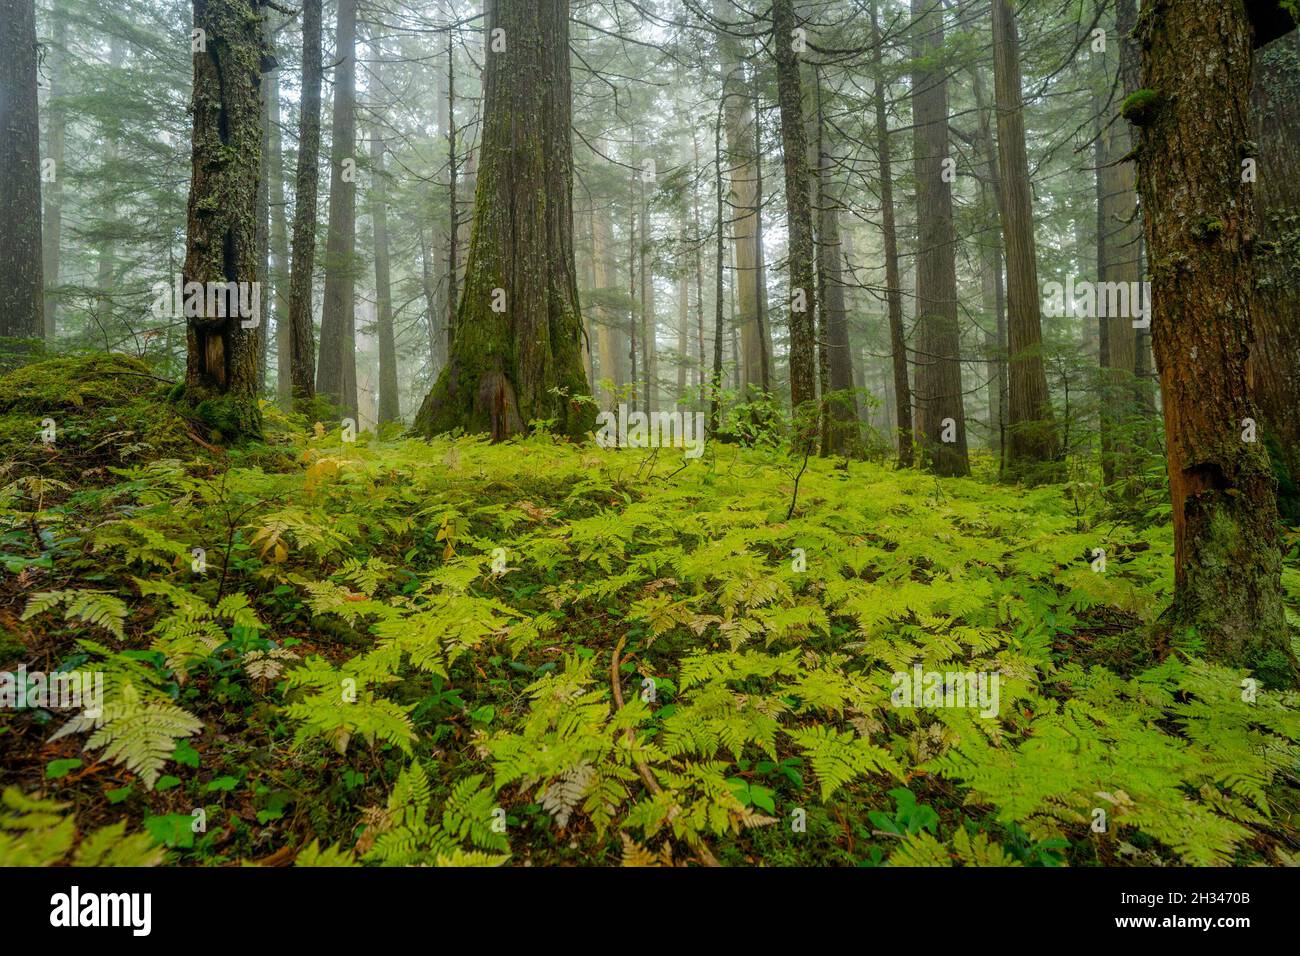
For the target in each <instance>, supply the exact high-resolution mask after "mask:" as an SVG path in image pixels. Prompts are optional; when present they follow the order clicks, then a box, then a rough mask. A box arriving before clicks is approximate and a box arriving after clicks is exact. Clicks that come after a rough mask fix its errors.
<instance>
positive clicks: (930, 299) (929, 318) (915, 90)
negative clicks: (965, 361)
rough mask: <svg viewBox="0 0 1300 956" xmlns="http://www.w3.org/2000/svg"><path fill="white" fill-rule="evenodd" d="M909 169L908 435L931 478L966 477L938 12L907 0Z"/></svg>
mask: <svg viewBox="0 0 1300 956" xmlns="http://www.w3.org/2000/svg"><path fill="white" fill-rule="evenodd" d="M912 22H913V31H914V35H913V38H912V55H913V59H914V61H915V66H914V67H913V69H912V112H913V132H912V142H913V147H912V150H913V166H914V169H915V174H916V219H917V226H916V231H917V255H916V313H917V318H916V330H917V331H916V340H917V341H916V435H917V438H918V440H919V442H920V444H921V450H922V453H923V455H924V457H925V463H926V466H927V467H928V468H929V469H930V470H931V471H933V472H934V473H935V474H936V475H946V476H960V475H968V474H970V459H969V457H968V455H967V451H966V412H965V408H964V405H963V402H962V387H961V332H960V328H959V326H958V323H957V260H956V247H957V239H956V236H955V234H954V232H953V223H952V214H953V213H952V181H951V178H952V177H951V170H952V169H953V168H954V167H950V166H947V165H946V163H947V162H950V161H953V160H954V159H955V157H953V156H952V154H951V152H950V151H949V148H948V69H949V68H948V66H946V65H945V64H944V63H942V62H941V60H942V56H941V53H942V50H943V35H944V29H943V11H942V9H941V8H940V7H939V5H938V4H936V3H935V2H934V0H912Z"/></svg>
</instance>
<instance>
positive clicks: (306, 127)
mask: <svg viewBox="0 0 1300 956" xmlns="http://www.w3.org/2000/svg"><path fill="white" fill-rule="evenodd" d="M320 85H321V0H303V5H302V90H301V92H300V94H299V98H298V166H297V170H296V171H295V174H294V197H295V198H294V204H293V259H292V266H291V272H290V275H289V380H290V387H291V389H292V392H293V400H294V402H295V403H296V404H302V405H305V404H309V403H310V402H311V401H312V400H313V399H314V398H315V397H316V332H315V329H314V328H313V323H312V302H311V299H312V273H313V267H314V264H315V261H316V197H317V193H318V190H319V188H320Z"/></svg>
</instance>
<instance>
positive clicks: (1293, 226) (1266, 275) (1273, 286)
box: [1252, 33, 1300, 526]
mask: <svg viewBox="0 0 1300 956" xmlns="http://www.w3.org/2000/svg"><path fill="white" fill-rule="evenodd" d="M1255 77H1256V80H1255V96H1254V99H1253V102H1252V117H1253V121H1254V122H1253V129H1254V132H1253V134H1252V138H1253V139H1254V140H1255V142H1256V143H1257V144H1258V147H1259V152H1258V158H1257V162H1258V169H1257V171H1256V172H1257V182H1256V185H1255V197H1256V203H1257V204H1258V207H1259V212H1260V224H1259V232H1260V239H1261V241H1260V242H1259V243H1258V244H1257V245H1256V252H1257V258H1256V266H1257V268H1258V272H1259V278H1258V281H1257V282H1256V290H1257V295H1256V298H1255V305H1254V316H1255V337H1256V340H1257V348H1256V349H1255V350H1254V351H1253V352H1252V355H1253V356H1254V358H1255V399H1256V401H1257V402H1258V403H1259V413H1260V422H1259V426H1260V430H1261V431H1262V433H1263V439H1264V441H1265V443H1266V444H1267V446H1268V450H1269V453H1270V455H1271V457H1272V459H1273V464H1274V471H1275V472H1276V473H1277V475H1278V510H1279V511H1280V512H1281V514H1282V517H1283V518H1285V519H1286V522H1287V524H1289V525H1292V526H1294V525H1297V524H1300V487H1298V486H1300V420H1298V419H1297V415H1296V411H1297V409H1300V148H1298V144H1300V33H1292V34H1290V35H1289V36H1286V37H1283V38H1282V39H1280V40H1276V41H1274V42H1273V43H1271V44H1269V45H1268V46H1267V47H1265V48H1264V49H1262V50H1260V51H1259V59H1258V64H1257V67H1256V72H1255Z"/></svg>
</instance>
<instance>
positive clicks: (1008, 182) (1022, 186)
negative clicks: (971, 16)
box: [992, 0, 1059, 478]
mask: <svg viewBox="0 0 1300 956" xmlns="http://www.w3.org/2000/svg"><path fill="white" fill-rule="evenodd" d="M992 2H993V67H994V99H995V101H996V103H997V116H998V173H999V179H1000V181H1001V184H1002V188H1001V190H1000V195H1001V198H1002V234H1003V242H1004V243H1005V246H1006V269H1007V327H1008V333H1009V336H1010V341H1009V343H1008V345H1009V351H1010V355H1009V357H1008V363H1009V371H1010V376H1009V379H1010V381H1009V385H1010V403H1009V408H1008V409H1007V412H1008V414H1007V426H1008V435H1007V465H1008V468H1010V469H1011V471H1012V472H1013V474H1017V475H1020V476H1023V477H1035V478H1044V477H1050V475H1045V474H1043V472H1042V470H1041V468H1039V469H1037V470H1035V468H1034V466H1041V465H1043V464H1044V463H1047V462H1052V461H1054V460H1055V459H1056V457H1057V451H1058V447H1059V443H1058V438H1057V434H1056V426H1055V424H1054V423H1053V421H1052V403H1051V399H1050V397H1049V396H1048V393H1047V375H1046V373H1045V372H1044V370H1043V332H1042V319H1041V316H1040V313H1039V291H1038V265H1037V261H1036V257H1035V250H1034V209H1033V196H1032V193H1031V192H1030V182H1029V159H1028V156H1027V155H1026V151H1025V117H1024V104H1023V102H1022V101H1021V92H1020V40H1019V37H1018V36H1017V35H1016V19H1015V12H1014V11H1013V10H1012V8H1011V4H1010V2H1009V0H992Z"/></svg>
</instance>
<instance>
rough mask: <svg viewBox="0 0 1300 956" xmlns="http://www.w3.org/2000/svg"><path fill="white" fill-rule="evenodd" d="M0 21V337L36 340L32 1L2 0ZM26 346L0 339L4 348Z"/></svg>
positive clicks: (40, 318)
mask: <svg viewBox="0 0 1300 956" xmlns="http://www.w3.org/2000/svg"><path fill="white" fill-rule="evenodd" d="M0 23H3V24H4V33H3V34H0V338H6V339H39V338H40V337H41V335H42V333H43V332H44V330H45V320H44V310H43V307H42V296H43V292H44V287H43V285H42V277H41V152H40V151H41V147H40V140H41V130H40V121H39V119H38V117H37V105H36V50H37V46H36V10H35V6H34V4H33V0H0ZM59 172H60V173H62V170H60V171H59ZM29 345H30V343H23V344H22V345H19V344H18V343H12V342H6V343H0V346H3V348H4V350H5V351H6V352H8V351H10V349H13V350H14V351H25V350H26V349H27V348H28V347H29ZM15 346H17V348H15Z"/></svg>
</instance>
